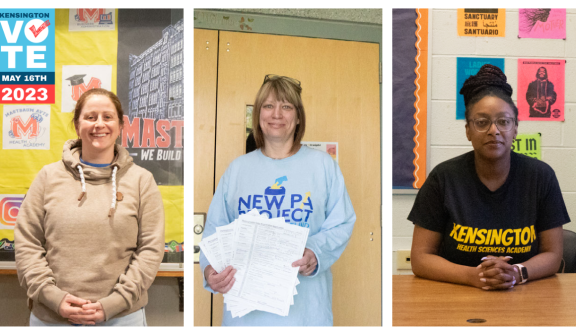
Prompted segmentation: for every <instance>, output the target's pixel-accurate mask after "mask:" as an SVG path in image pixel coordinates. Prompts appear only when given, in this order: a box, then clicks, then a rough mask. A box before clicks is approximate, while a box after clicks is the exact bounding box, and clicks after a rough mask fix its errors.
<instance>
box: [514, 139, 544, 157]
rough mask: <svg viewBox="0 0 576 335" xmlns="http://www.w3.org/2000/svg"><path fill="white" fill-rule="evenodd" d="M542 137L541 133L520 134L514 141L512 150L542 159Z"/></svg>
mask: <svg viewBox="0 0 576 335" xmlns="http://www.w3.org/2000/svg"><path fill="white" fill-rule="evenodd" d="M541 139H542V135H541V134H540V133H536V134H518V136H516V139H515V140H514V142H512V151H514V152H517V153H519V154H523V155H526V156H528V157H534V158H536V159H538V160H542V150H541V143H542V141H541Z"/></svg>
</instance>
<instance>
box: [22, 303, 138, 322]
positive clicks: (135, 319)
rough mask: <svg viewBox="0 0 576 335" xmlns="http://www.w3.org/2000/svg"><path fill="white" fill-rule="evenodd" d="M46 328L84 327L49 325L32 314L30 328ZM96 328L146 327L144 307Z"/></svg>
mask: <svg viewBox="0 0 576 335" xmlns="http://www.w3.org/2000/svg"><path fill="white" fill-rule="evenodd" d="M44 326H56V327H66V326H82V325H72V324H64V323H47V322H44V321H42V320H40V319H38V318H37V317H36V316H35V315H34V313H30V327H44ZM96 326H104V327H146V326H147V324H146V313H145V312H144V307H142V308H141V309H140V310H137V311H136V312H134V313H131V314H128V315H125V316H121V317H119V318H114V319H112V320H108V321H104V322H101V323H97V324H96Z"/></svg>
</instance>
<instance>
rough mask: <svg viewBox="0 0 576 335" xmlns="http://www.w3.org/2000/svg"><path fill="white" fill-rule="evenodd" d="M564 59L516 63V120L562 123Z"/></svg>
mask: <svg viewBox="0 0 576 335" xmlns="http://www.w3.org/2000/svg"><path fill="white" fill-rule="evenodd" d="M565 65H566V61H565V60H563V59H518V92H517V93H518V120H521V121H564V67H565Z"/></svg>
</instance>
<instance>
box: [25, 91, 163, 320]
mask: <svg viewBox="0 0 576 335" xmlns="http://www.w3.org/2000/svg"><path fill="white" fill-rule="evenodd" d="M123 121H124V118H123V111H122V106H121V105H120V101H119V100H118V97H117V96H116V95H115V94H114V93H112V92H109V91H107V90H104V89H93V90H89V91H87V92H85V93H84V94H83V95H82V96H81V97H80V99H78V102H77V104H76V107H75V110H74V118H73V123H74V127H75V129H76V133H77V134H78V139H77V140H68V141H67V142H66V143H65V144H64V150H63V154H62V160H61V161H58V162H55V163H52V164H49V165H46V166H44V168H42V170H41V171H40V172H39V173H38V175H37V176H36V179H35V180H34V182H33V183H32V185H30V189H29V190H28V193H27V194H26V197H25V199H24V202H23V203H22V207H21V209H20V213H19V215H18V218H17V222H16V227H15V230H14V238H15V246H16V267H17V269H18V278H19V280H20V285H21V286H22V287H24V288H25V289H26V290H27V293H28V301H29V306H30V307H31V310H32V313H31V314H30V325H31V326H35V325H39V326H49V325H58V326H62V325H66V324H68V325H79V324H83V325H130V326H139V325H140V326H145V325H146V318H145V315H144V306H145V305H146V304H147V302H148V294H147V290H148V288H149V287H150V285H151V284H152V282H153V281H154V278H155V276H156V272H157V271H158V267H159V265H160V262H161V260H162V257H163V253H164V208H163V204H162V198H161V196H160V192H159V190H158V187H157V186H156V182H155V181H154V177H153V176H152V174H151V173H150V172H148V171H147V170H145V169H143V168H141V167H139V166H137V165H135V164H134V163H133V162H132V158H131V157H130V155H129V153H128V151H127V150H126V149H124V148H123V147H122V146H119V145H117V144H115V142H116V139H117V138H118V136H119V135H120V130H121V129H122V126H123Z"/></svg>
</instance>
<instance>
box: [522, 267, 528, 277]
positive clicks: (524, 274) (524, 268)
mask: <svg viewBox="0 0 576 335" xmlns="http://www.w3.org/2000/svg"><path fill="white" fill-rule="evenodd" d="M522 279H524V280H527V279H528V270H526V267H522Z"/></svg>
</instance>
